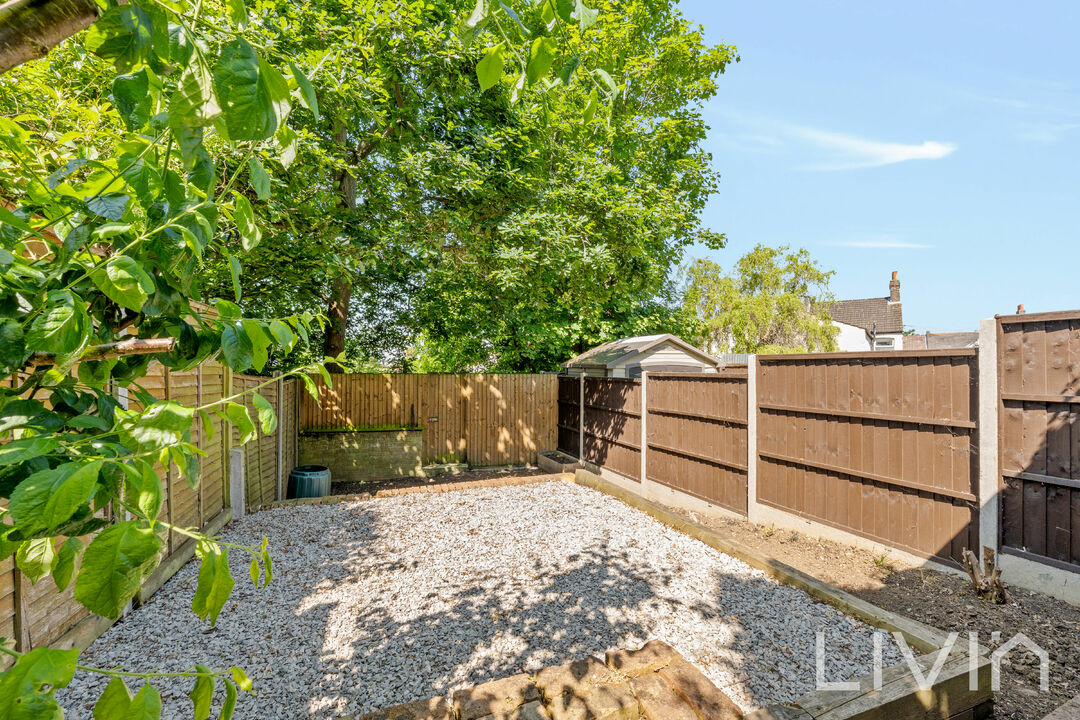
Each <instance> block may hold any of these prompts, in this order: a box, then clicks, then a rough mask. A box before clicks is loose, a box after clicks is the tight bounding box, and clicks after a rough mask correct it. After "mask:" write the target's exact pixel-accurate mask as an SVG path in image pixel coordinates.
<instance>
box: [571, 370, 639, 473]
mask: <svg viewBox="0 0 1080 720" xmlns="http://www.w3.org/2000/svg"><path fill="white" fill-rule="evenodd" d="M583 411H584V413H585V422H584V426H585V447H584V448H582V454H581V456H582V459H583V460H586V461H588V462H591V463H594V464H596V465H599V466H601V467H606V468H608V469H610V470H613V471H614V472H617V473H619V474H620V475H623V476H625V477H628V478H630V479H632V480H640V479H641V381H640V380H637V379H631V378H608V377H587V378H585V407H584V408H583Z"/></svg>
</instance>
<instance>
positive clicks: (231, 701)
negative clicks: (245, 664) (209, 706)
mask: <svg viewBox="0 0 1080 720" xmlns="http://www.w3.org/2000/svg"><path fill="white" fill-rule="evenodd" d="M235 710H236V683H234V682H233V681H232V680H229V679H226V680H225V702H224V703H222V705H221V715H219V716H218V717H219V720H232V716H233V712H234V711H235Z"/></svg>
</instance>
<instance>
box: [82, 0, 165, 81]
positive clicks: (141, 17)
mask: <svg viewBox="0 0 1080 720" xmlns="http://www.w3.org/2000/svg"><path fill="white" fill-rule="evenodd" d="M152 33H153V29H152V27H151V25H150V18H149V17H148V16H147V14H146V12H145V11H144V10H143V9H142V8H141V7H139V6H138V5H134V4H131V3H129V4H127V5H114V6H112V7H110V8H109V9H108V10H106V11H105V13H104V14H103V15H102V16H101V17H100V18H98V19H97V22H95V23H94V24H93V25H91V26H90V29H89V30H88V31H87V32H86V38H85V40H84V41H83V42H84V43H85V45H86V49H87V50H89V51H90V52H92V53H93V54H94V55H97V56H98V57H100V58H103V59H105V60H112V61H113V65H114V66H115V67H116V69H117V71H119V72H122V73H126V72H131V71H132V70H133V69H135V68H136V67H137V66H138V65H141V64H142V63H143V61H144V60H145V59H146V56H147V54H148V53H149V52H150V50H151V47H152V45H153V36H152Z"/></svg>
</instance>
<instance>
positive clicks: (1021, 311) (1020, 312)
mask: <svg viewBox="0 0 1080 720" xmlns="http://www.w3.org/2000/svg"><path fill="white" fill-rule="evenodd" d="M1016 314H1017V315H1023V314H1024V306H1023V305H1022V304H1021V305H1017V306H1016Z"/></svg>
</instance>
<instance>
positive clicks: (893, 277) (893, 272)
mask: <svg viewBox="0 0 1080 720" xmlns="http://www.w3.org/2000/svg"><path fill="white" fill-rule="evenodd" d="M892 279H893V280H895V279H896V271H895V270H893V271H892Z"/></svg>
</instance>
